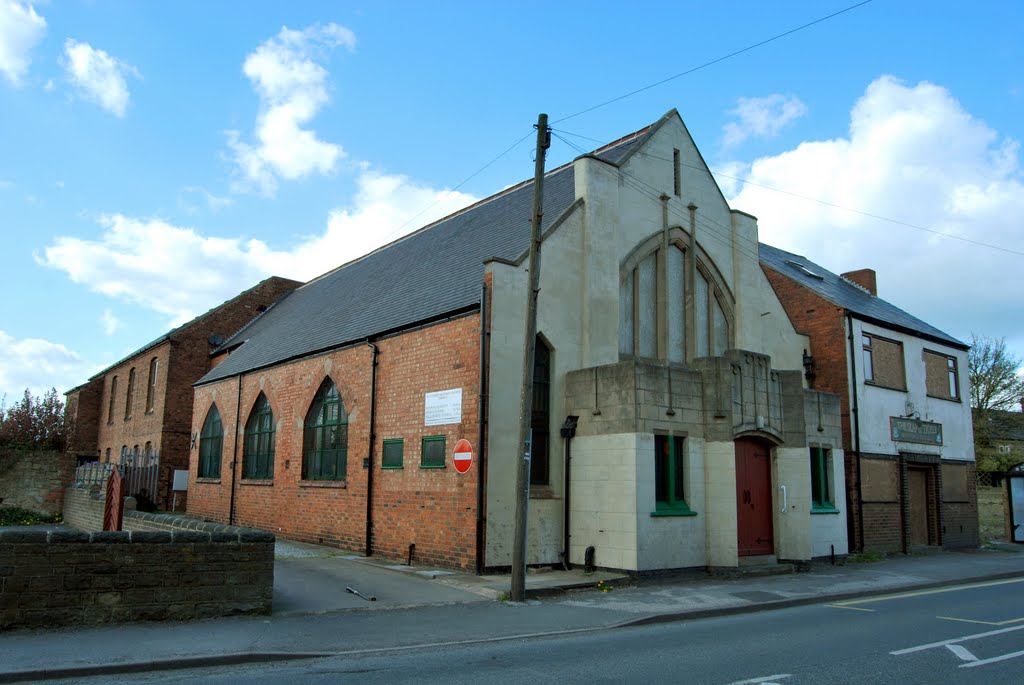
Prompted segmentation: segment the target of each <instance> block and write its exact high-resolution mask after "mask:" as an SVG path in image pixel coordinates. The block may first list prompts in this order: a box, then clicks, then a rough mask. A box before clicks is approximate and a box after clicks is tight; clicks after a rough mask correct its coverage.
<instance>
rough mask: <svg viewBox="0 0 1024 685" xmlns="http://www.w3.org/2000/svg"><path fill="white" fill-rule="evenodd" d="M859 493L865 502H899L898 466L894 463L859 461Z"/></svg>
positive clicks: (874, 460)
mask: <svg viewBox="0 0 1024 685" xmlns="http://www.w3.org/2000/svg"><path fill="white" fill-rule="evenodd" d="M860 476H861V479H862V481H863V483H862V484H861V493H862V494H863V496H864V500H865V501H867V502H896V501H899V491H898V484H899V481H900V478H899V465H898V464H897V463H896V462H895V461H883V460H880V459H861V462H860Z"/></svg>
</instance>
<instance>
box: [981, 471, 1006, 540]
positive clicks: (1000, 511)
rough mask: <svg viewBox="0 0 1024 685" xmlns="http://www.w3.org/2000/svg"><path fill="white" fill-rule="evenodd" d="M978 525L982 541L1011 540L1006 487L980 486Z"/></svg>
mask: <svg viewBox="0 0 1024 685" xmlns="http://www.w3.org/2000/svg"><path fill="white" fill-rule="evenodd" d="M978 525H979V528H980V534H981V539H982V540H983V541H984V540H1009V539H1010V538H1009V536H1008V535H1007V528H1008V525H1007V510H1006V486H1005V485H999V486H998V487H994V488H993V487H987V486H981V485H979V486H978Z"/></svg>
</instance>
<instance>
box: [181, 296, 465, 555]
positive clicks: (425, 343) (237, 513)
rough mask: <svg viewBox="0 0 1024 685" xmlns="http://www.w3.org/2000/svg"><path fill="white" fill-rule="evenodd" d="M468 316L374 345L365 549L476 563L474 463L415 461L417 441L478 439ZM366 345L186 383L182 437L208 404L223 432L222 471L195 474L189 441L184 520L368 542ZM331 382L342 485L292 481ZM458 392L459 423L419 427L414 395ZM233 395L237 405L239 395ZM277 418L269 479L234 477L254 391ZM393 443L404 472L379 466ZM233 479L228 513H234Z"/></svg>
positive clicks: (369, 355)
mask: <svg viewBox="0 0 1024 685" xmlns="http://www.w3.org/2000/svg"><path fill="white" fill-rule="evenodd" d="M479 326H480V318H479V315H478V314H473V315H470V316H464V317H460V318H457V319H454V320H450V321H445V322H442V323H438V324H435V325H432V326H427V327H424V328H421V329H418V330H413V331H410V332H407V333H403V334H401V335H397V336H394V337H390V338H386V339H383V340H380V341H379V342H378V343H377V346H378V349H379V358H378V366H377V387H376V391H377V397H376V420H375V424H376V425H375V440H374V445H373V464H374V476H373V502H372V505H373V507H372V508H373V534H372V546H371V547H372V549H371V551H372V552H373V553H374V554H380V555H382V556H385V557H393V558H404V557H405V556H406V554H407V553H408V549H409V545H410V544H415V545H416V551H415V555H416V558H417V559H418V560H420V561H423V562H425V563H433V564H438V565H441V566H449V567H457V568H471V567H473V566H474V565H475V561H476V543H475V537H476V482H477V481H476V478H477V475H476V474H477V471H476V469H477V468H480V464H479V463H476V464H474V467H473V468H472V469H471V470H470V472H469V473H467V474H465V475H460V474H458V473H456V472H455V470H454V468H452V466H451V460H450V458H448V459H446V467H445V468H439V469H424V468H420V457H421V441H422V439H423V438H424V437H429V436H444V438H445V451H446V453H447V454H448V455H450V454H451V451H452V448H453V447H454V446H455V443H456V442H457V441H458V440H459V439H460V438H466V439H468V440H470V441H471V442H473V443H474V444H475V443H476V438H477V427H478V418H477V417H478V396H479V387H478V385H479V377H480V368H479V367H480V363H479V355H480V347H479V345H480V342H479V341H480V330H479ZM372 363H373V352H372V350H371V348H370V347H369V346H368V345H359V346H356V347H351V348H346V349H342V350H337V351H334V352H330V353H327V354H323V355H319V356H316V357H311V358H308V359H303V360H300V361H296V362H292V363H288V364H282V365H280V366H276V367H273V368H270V369H264V370H261V371H259V372H254V373H252V374H250V375H245V376H243V377H242V379H241V390H240V391H239V379H238V378H230V379H225V380H222V381H220V382H217V383H211V384H208V385H204V386H201V387H198V388H196V391H195V407H194V411H193V423H192V432H193V433H199V432H201V430H202V426H203V422H204V421H205V420H206V416H207V413H208V412H209V410H210V407H211V406H213V404H214V403H216V406H217V409H218V411H219V412H220V415H221V421H222V424H223V427H224V442H223V453H222V461H221V469H220V478H216V479H199V478H198V477H197V472H198V459H199V449H198V442H197V444H196V447H195V448H194V449H192V450H191V461H190V466H189V471H190V474H189V504H188V512H189V514H190V515H193V516H197V517H201V518H206V519H211V520H215V521H221V522H232V523H235V524H238V525H244V526H252V527H255V528H262V529H265V530H270V531H273V532H275V533H278V534H280V535H283V536H286V537H289V538H294V539H298V540H305V541H309V542H315V543H324V544H330V545H335V546H338V547H342V548H347V549H352V550H359V551H362V550H364V549H365V548H366V511H367V508H366V491H367V469H366V468H365V466H364V460H365V459H367V458H368V457H369V454H370V385H371V369H372ZM328 376H329V377H330V378H331V379H332V380H333V382H334V383H335V385H336V387H337V389H338V394H339V396H340V397H341V400H342V402H343V403H344V408H345V412H346V413H347V415H348V443H347V447H348V454H347V468H346V478H345V480H343V481H327V482H325V481H304V480H303V479H302V443H303V425H304V423H305V419H306V413H307V412H308V410H309V407H310V404H311V403H312V401H313V398H314V396H315V395H316V393H317V390H318V389H319V387H320V384H321V383H322V382H323V380H324V379H325V378H326V377H328ZM453 388H461V389H462V422H461V423H457V424H450V425H444V426H429V427H428V426H425V425H424V413H423V412H424V409H423V402H424V394H425V393H428V392H435V391H440V390H450V389H453ZM239 392H240V396H241V408H240V411H239V410H238V407H237V397H238V396H239ZM261 392H262V393H264V394H265V396H266V397H267V400H268V401H269V402H270V406H271V408H272V410H273V413H274V421H275V425H276V435H275V463H274V473H273V476H274V477H273V478H272V479H269V480H259V481H247V480H244V479H242V477H241V474H242V465H243V458H244V454H243V453H244V449H243V445H242V443H241V442H239V443H238V446H237V462H236V466H235V468H234V470H233V469H232V462H233V460H234V459H235V449H236V437H237V434H238V432H239V430H240V429H244V425H245V423H246V421H247V420H248V417H249V413H250V412H251V410H252V407H253V405H254V404H255V402H256V399H257V398H258V396H259V394H260V393H261ZM392 439H401V440H403V467H402V468H401V469H382V468H381V466H380V464H381V455H382V452H383V441H384V440H392ZM232 477H234V480H235V484H234V509H233V511H232V505H231V498H232V494H231V493H232Z"/></svg>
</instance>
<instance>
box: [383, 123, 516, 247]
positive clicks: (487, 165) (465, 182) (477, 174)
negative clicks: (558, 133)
mask: <svg viewBox="0 0 1024 685" xmlns="http://www.w3.org/2000/svg"><path fill="white" fill-rule="evenodd" d="M532 135H533V131H532V130H531V131H530V132H529V133H527V134H526V135H525V136H523V137H522V138H520V139H519V140H517V141H516V142H514V143H512V145H510V146H508V148H506V149H505V151H504V152H502V153H501V154H499V155H498V156H497V157H495V158H494V159H492V160H491V161H489V162H487V164H484V165H483V166H482V167H480V168H479V169H477V170H476V171H474V172H473V173H472V174H470V175H469V176H467V177H466V178H465V179H464V180H463V181H462V183H460V184H458V185H457V186H455V187H454V188H451V189H450V190H446V191H445V192H444V193H442V194H441V196H440V197H438V198H437V199H436V200H434V202H433V203H431V204H430V205H428V206H426V207H424V208H423V209H421V210H420V211H419V212H418V213H416V214H415V215H413V216H411V217H409V218H408V219H407V220H406V221H405V223H403V224H402V225H400V226H398V227H397V228H395V229H394V230H393V231H391V232H390V233H388V234H387V235H386V236H384V242H385V243H387V242H388V240H389V239H390V238H391V236H393V235H395V234H396V233H398V232H399V231H401V230H402V229H403V228H405V227H406V226H408V225H409V224H411V223H412V222H413V221H415V220H416V219H418V218H420V217H421V216H423V215H424V214H426V213H427V212H429V211H430V210H431V209H433V208H434V207H436V206H437V205H438V204H439V203H440V202H441V200H443V199H445V198H446V197H448V196H449V195H451V194H452V193H456V192H458V190H459V188H461V187H462V186H464V185H466V184H467V183H469V182H470V181H472V180H473V179H474V178H476V177H477V176H479V175H480V174H481V173H483V172H484V170H485V169H487V167H489V166H491V165H492V164H494V163H495V162H497V161H498V160H499V159H501V158H502V157H504V156H505V155H507V154H508V153H510V152H512V150H514V149H516V148H517V147H519V145H520V144H522V142H523V141H524V140H526V139H527V138H529V137H530V136H532Z"/></svg>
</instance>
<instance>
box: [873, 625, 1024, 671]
mask: <svg viewBox="0 0 1024 685" xmlns="http://www.w3.org/2000/svg"><path fill="white" fill-rule="evenodd" d="M1016 630H1024V626H1014V627H1012V628H1003V629H1001V630H990V631H988V632H986V633H975V634H974V635H965V636H963V637H955V638H952V639H949V640H942V641H941V642H932V643H929V644H927V645H918V646H917V647H907V648H906V649H897V650H896V651H895V652H889V654H892V655H893V656H900V655H903V654H910V653H911V652H922V651H924V650H926V649H932V648H934V647H945V646H946V645H955V644H956V643H958V642H966V641H967V640H977V639H979V638H983V637H991V636H992V635H1002V634H1003V633H1012V632H1014V631H1016ZM978 663H982V662H980V661H979V662H978Z"/></svg>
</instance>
